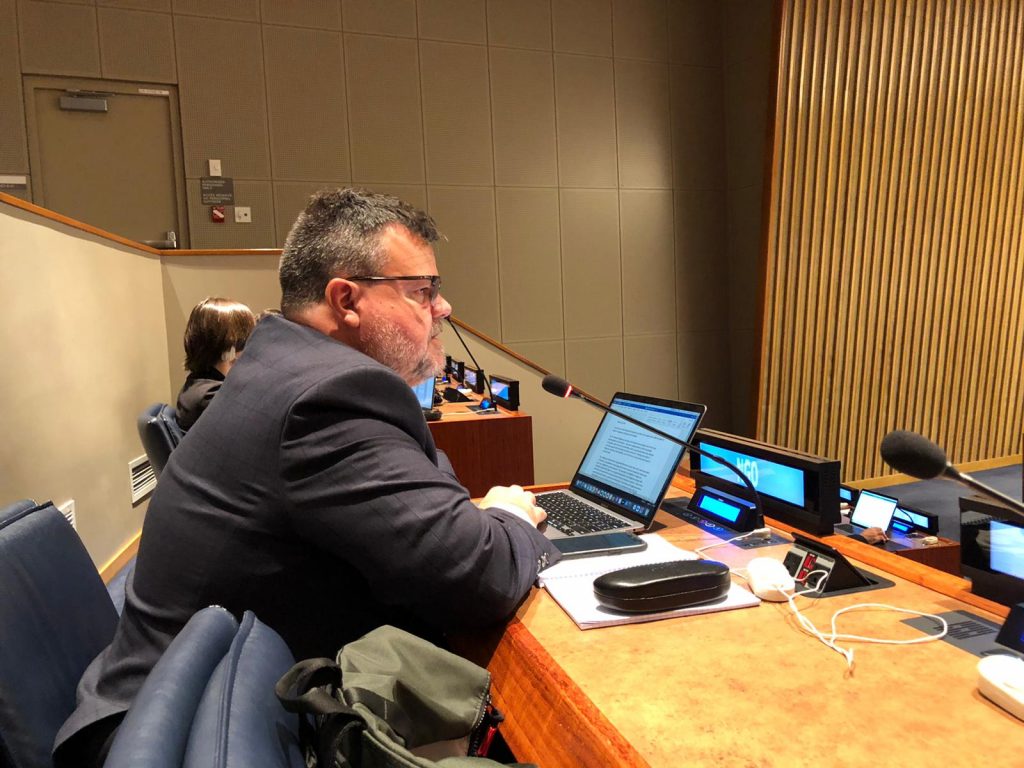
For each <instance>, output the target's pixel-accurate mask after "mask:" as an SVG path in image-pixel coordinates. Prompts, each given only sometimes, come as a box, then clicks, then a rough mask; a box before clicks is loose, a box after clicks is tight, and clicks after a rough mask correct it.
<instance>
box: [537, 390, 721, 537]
mask: <svg viewBox="0 0 1024 768" xmlns="http://www.w3.org/2000/svg"><path fill="white" fill-rule="evenodd" d="M610 407H611V409H612V410H613V411H619V412H621V413H624V414H626V415H627V416H632V417H633V418H634V419H637V420H638V421H641V422H643V423H644V424H649V425H650V426H652V427H654V428H655V429H659V430H661V431H662V432H665V433H667V434H669V435H674V436H676V437H678V438H679V439H681V440H687V441H689V440H690V438H691V436H692V435H693V433H694V432H695V431H696V429H697V427H698V426H699V425H700V422H701V419H703V418H704V413H705V411H706V410H707V408H706V407H705V406H703V405H697V404H695V403H681V402H678V401H676V400H665V399H662V398H658V397H648V396H646V395H630V394H627V393H624V392H617V393H616V394H615V396H614V397H613V398H612V401H611V403H610ZM683 451H684V449H683V447H682V446H679V445H676V444H675V443H673V442H671V441H670V440H666V439H665V438H663V437H659V436H658V435H656V434H654V433H652V432H648V431H647V430H645V429H642V428H641V427H638V426H636V425H635V424H630V423H629V422H628V421H625V420H623V419H619V418H616V417H615V416H614V415H613V414H608V413H606V414H605V415H604V418H602V419H601V423H600V424H599V425H598V427H597V431H596V432H595V433H594V437H593V439H592V440H591V441H590V447H589V448H587V452H586V453H585V454H584V456H583V461H581V462H580V466H579V469H577V470H576V474H575V475H574V476H573V478H572V482H571V483H570V484H569V488H568V489H566V490H564V491H553V492H550V493H540V494H537V505H538V506H540V507H542V508H543V509H544V510H545V511H546V512H547V513H548V519H547V522H545V523H543V524H542V525H541V526H540V530H541V531H542V532H543V533H544V535H545V536H547V537H548V538H549V539H561V538H565V537H568V536H581V535H582V536H585V535H588V534H593V533H605V532H608V531H643V530H646V529H647V528H649V527H650V526H651V523H653V522H654V514H655V512H657V511H658V507H659V506H660V504H661V501H662V499H664V498H665V491H667V490H668V486H669V483H670V482H671V480H672V476H673V475H674V474H675V471H676V468H677V467H678V466H679V462H680V461H681V460H682V458H683Z"/></svg>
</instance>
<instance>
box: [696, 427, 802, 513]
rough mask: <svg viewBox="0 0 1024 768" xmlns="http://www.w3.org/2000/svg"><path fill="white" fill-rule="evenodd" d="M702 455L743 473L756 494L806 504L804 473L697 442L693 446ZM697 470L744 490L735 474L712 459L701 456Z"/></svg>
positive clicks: (799, 504)
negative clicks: (695, 445) (710, 456)
mask: <svg viewBox="0 0 1024 768" xmlns="http://www.w3.org/2000/svg"><path fill="white" fill-rule="evenodd" d="M697 447H698V448H700V449H701V450H703V451H704V452H705V453H710V454H712V455H713V456H718V457H719V458H720V459H724V460H725V461H728V462H729V463H730V464H732V465H733V466H735V467H736V468H737V469H739V470H740V472H742V473H743V474H745V475H746V476H747V478H748V479H749V480H750V482H751V483H752V484H753V486H754V488H756V489H757V491H758V493H763V494H766V495H768V496H772V497H774V498H776V499H779V500H781V501H785V502H787V503H789V504H793V505H795V506H798V507H803V506H804V503H805V502H806V498H805V492H804V471H803V470H802V469H795V468H794V467H787V466H786V465H785V464H779V463H777V462H774V461H768V460H767V459H759V458H757V457H756V456H748V455H747V454H745V453H740V452H739V451H733V450H730V449H728V448H722V447H721V446H718V445H711V444H709V443H706V442H703V441H701V443H700V444H699V445H698V446H697ZM700 471H701V472H704V473H705V474H708V475H711V476H712V477H717V478H718V479H719V480H725V481H726V482H728V483H732V484H734V485H738V486H739V487H740V488H745V487H746V486H744V485H743V481H742V480H740V479H739V478H738V477H736V474H735V473H734V472H733V471H732V470H731V469H729V468H728V467H723V466H722V465H721V464H718V463H717V462H715V461H714V460H712V459H707V458H704V457H702V458H701V460H700Z"/></svg>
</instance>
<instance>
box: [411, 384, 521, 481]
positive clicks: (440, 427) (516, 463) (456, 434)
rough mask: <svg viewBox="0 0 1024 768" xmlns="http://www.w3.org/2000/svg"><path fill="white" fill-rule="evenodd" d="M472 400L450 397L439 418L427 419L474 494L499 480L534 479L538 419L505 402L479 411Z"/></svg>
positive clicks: (435, 438) (431, 429) (435, 439)
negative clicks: (495, 409) (535, 423)
mask: <svg viewBox="0 0 1024 768" xmlns="http://www.w3.org/2000/svg"><path fill="white" fill-rule="evenodd" d="M476 402H477V401H476V400H474V401H473V402H472V403H444V404H443V405H441V406H439V407H438V410H439V411H441V419H440V420H439V421H430V422H427V423H428V425H429V426H430V433H431V434H432V435H433V437H434V443H435V444H436V445H437V447H438V448H440V449H441V450H443V451H444V452H445V454H446V455H447V456H448V459H449V460H450V461H451V463H452V467H454V468H455V474H456V475H458V477H459V481H460V482H461V483H462V484H463V485H464V486H466V488H468V489H469V493H470V495H471V496H483V495H484V494H485V493H487V491H488V490H490V489H491V487H492V486H495V485H531V484H532V483H533V477H534V476H533V419H532V418H530V416H529V415H528V414H525V413H523V412H522V411H507V410H505V409H504V408H499V409H498V412H497V413H491V414H476V413H474V412H473V411H470V410H469V406H470V405H474V404H475V403H476Z"/></svg>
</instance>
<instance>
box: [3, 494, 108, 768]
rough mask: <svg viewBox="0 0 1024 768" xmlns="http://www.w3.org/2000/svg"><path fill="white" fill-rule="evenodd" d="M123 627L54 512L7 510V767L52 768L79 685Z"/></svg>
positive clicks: (21, 505)
mask: <svg viewBox="0 0 1024 768" xmlns="http://www.w3.org/2000/svg"><path fill="white" fill-rule="evenodd" d="M116 625H117V612H116V611H115V610H114V605H113V603H112V602H111V601H110V596H109V595H108V594H107V590H106V588H105V587H104V586H103V581H102V580H101V579H100V576H99V573H97V571H96V567H95V566H94V565H93V563H92V560H91V559H90V558H89V555H88V553H87V552H86V551H85V547H84V546H83V545H82V542H81V540H80V539H79V538H78V535H77V534H76V533H75V531H74V529H73V528H72V527H71V526H70V525H69V524H68V521H67V520H65V519H64V516H63V515H62V514H61V513H60V512H59V511H57V509H56V508H55V507H54V506H53V505H52V504H44V505H42V506H39V507H37V506H36V505H35V504H34V503H33V502H31V501H21V502H18V503H16V504H12V505H10V506H8V507H5V508H3V509H2V510H0V638H2V640H0V766H13V767H14V768H43V767H44V766H45V768H50V766H52V761H51V759H50V750H51V748H52V747H53V739H54V736H55V735H56V734H57V730H58V729H59V728H60V726H61V725H62V724H63V722H64V720H65V719H67V717H68V715H70V714H71V711H72V710H73V709H74V708H75V688H76V686H77V685H78V680H79V678H80V677H81V676H82V673H83V672H84V671H85V668H86V667H87V666H88V665H89V662H90V661H92V659H93V657H95V656H96V655H97V654H98V653H99V652H100V651H101V650H103V648H105V647H106V646H107V644H108V643H109V642H110V640H111V638H112V637H113V636H114V628H115V627H116Z"/></svg>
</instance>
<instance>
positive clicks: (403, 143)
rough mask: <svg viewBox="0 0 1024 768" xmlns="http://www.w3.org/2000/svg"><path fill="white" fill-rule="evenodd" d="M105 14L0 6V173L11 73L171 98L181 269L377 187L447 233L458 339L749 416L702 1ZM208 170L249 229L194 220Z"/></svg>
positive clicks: (9, 161) (315, 5)
mask: <svg viewBox="0 0 1024 768" xmlns="http://www.w3.org/2000/svg"><path fill="white" fill-rule="evenodd" d="M770 1H771V0H751V2H747V3H742V2H738V0H733V1H732V2H731V3H730V4H729V6H728V8H729V13H730V14H731V16H734V17H737V18H739V19H740V20H741V21H742V20H743V19H746V18H747V15H748V12H749V11H750V10H751V9H750V8H749V7H747V6H750V5H751V4H752V3H753V4H755V5H756V4H760V5H763V6H769V5H770ZM124 5H125V4H124V3H119V2H114V0H96V2H95V3H94V2H86V3H84V4H83V3H64V2H38V1H37V0H0V19H6V20H7V21H10V22H12V23H10V24H5V25H0V28H2V29H3V30H4V32H0V34H6V35H7V40H8V42H9V43H11V46H8V47H6V48H5V47H4V46H0V121H3V120H7V121H8V122H10V128H11V130H10V131H9V132H7V131H0V137H3V138H0V173H27V172H28V160H27V157H26V152H25V149H24V144H25V139H24V129H23V124H24V120H23V114H22V113H23V105H22V95H21V80H20V78H21V75H22V74H28V73H34V74H57V75H68V76H77V77H90V78H117V79H125V80H137V81H143V82H157V83H160V82H165V83H175V84H177V86H178V90H179V94H180V102H181V104H180V106H181V120H182V133H183V148H184V156H185V157H184V162H185V176H186V186H187V188H188V189H187V195H188V200H189V226H190V231H191V235H192V242H191V245H192V246H193V247H266V246H273V245H280V244H281V243H282V241H283V239H284V236H285V234H286V233H287V230H288V227H289V226H290V224H291V222H292V221H293V220H294V217H295V215H296V213H297V212H298V210H299V209H300V208H301V207H302V205H303V201H304V199H305V198H306V196H308V194H309V193H310V192H312V191H314V190H315V189H317V188H319V187H321V186H324V185H348V184H359V185H365V186H369V187H372V188H376V189H386V190H389V191H393V192H395V193H397V194H399V195H401V196H403V197H405V198H407V199H409V200H411V201H412V202H414V203H417V204H419V205H422V206H424V207H426V208H427V209H428V210H430V211H431V212H432V213H433V214H434V215H435V216H436V217H437V219H438V221H439V223H440V226H441V228H442V230H443V231H444V232H445V233H446V234H447V236H448V241H447V242H446V243H445V244H443V245H442V246H441V247H440V248H439V259H440V262H441V267H442V271H443V273H444V276H445V290H446V294H447V295H448V296H449V297H450V299H451V301H452V302H453V304H454V305H455V307H456V312H457V314H458V315H459V316H460V317H461V318H463V319H464V320H466V321H467V322H469V323H471V324H472V325H474V326H476V327H478V328H480V329H482V330H483V331H485V332H486V333H488V334H490V335H491V336H493V337H495V338H497V339H500V340H502V341H503V342H505V343H507V344H508V345H510V346H511V347H512V348H514V349H516V350H517V351H519V352H521V353H522V354H524V355H526V356H528V357H531V358H535V359H537V360H538V361H539V362H541V364H543V365H545V366H547V367H549V368H551V369H552V370H556V371H558V372H559V373H562V374H565V375H567V376H568V377H570V378H571V379H573V380H574V381H576V382H577V383H579V384H580V385H581V386H583V387H584V388H586V389H588V390H590V391H592V392H594V393H595V394H597V395H599V396H602V397H608V396H610V395H611V394H612V393H613V392H614V391H615V390H617V389H620V388H623V387H625V388H627V389H631V390H640V391H645V392H649V393H652V394H658V395H666V396H676V395H679V396H681V397H683V398H686V399H692V400H700V401H703V402H707V403H708V405H709V407H710V410H709V414H708V423H709V424H710V425H712V426H718V427H722V428H729V427H730V426H731V425H732V422H733V414H734V413H742V412H745V411H747V410H749V400H744V402H742V403H739V404H737V403H734V402H733V400H732V394H731V393H732V387H731V380H732V378H733V376H734V375H735V372H736V371H737V370H739V371H740V372H741V373H740V376H741V377H742V376H748V375H749V374H748V373H747V372H748V371H749V369H750V368H751V364H750V357H749V354H750V353H751V352H752V348H753V344H752V343H751V338H750V336H751V334H752V331H751V328H752V324H751V323H750V322H748V321H747V315H746V314H743V313H742V312H741V314H740V315H739V317H740V318H741V319H740V320H739V321H738V325H737V321H736V320H735V318H731V317H730V316H729V315H728V314H727V312H725V311H724V308H726V307H728V305H729V301H730V299H731V298H733V297H732V296H731V295H730V294H732V293H736V291H731V290H730V289H729V288H728V281H729V280H730V269H729V268H728V261H729V259H730V258H733V259H734V258H735V257H734V252H735V251H736V250H737V249H736V248H732V247H731V246H730V244H729V239H728V232H727V227H728V225H729V224H730V223H731V222H732V221H733V217H732V215H731V214H730V216H729V217H727V216H726V208H727V205H728V206H730V210H736V209H737V208H738V205H737V204H736V201H735V200H733V199H732V197H735V195H733V196H732V197H730V195H731V194H732V192H733V191H735V189H738V188H735V189H734V186H735V185H733V186H730V182H729V180H728V178H727V175H726V171H727V162H726V160H727V157H726V150H727V142H726V139H725V136H726V133H727V132H726V130H725V127H726V118H727V117H728V116H729V113H728V111H727V110H726V109H725V102H724V98H725V97H724V94H725V92H726V89H727V86H728V85H729V84H730V82H731V81H730V80H729V79H728V77H727V76H726V75H727V74H728V73H729V72H730V70H729V68H728V66H727V62H728V58H727V56H726V51H727V50H728V46H726V48H725V49H723V39H725V38H724V37H723V19H724V13H725V11H724V10H723V6H722V5H721V4H720V3H719V2H718V0H529V1H528V2H526V1H523V0H504V1H498V0H490V1H489V2H485V0H418V1H417V0H390V1H389V2H382V1H380V0H340V1H339V0H305V1H304V2H289V3H281V2H271V0H263V2H258V1H257V0H248V2H235V3H197V2H186V0H155V1H150V2H146V3H142V4H132V5H135V6H136V7H137V8H138V10H137V9H134V8H133V9H128V8H125V7H124ZM762 15H763V14H762ZM15 21H16V24H15V23H13V22H15ZM14 30H16V32H15V31H14ZM747 30H748V33H749V34H748V37H749V36H750V35H751V34H752V35H753V36H757V35H758V34H760V35H761V36H762V37H764V38H765V39H767V37H768V35H769V33H770V29H769V28H768V27H764V28H760V27H758V26H757V25H756V24H751V23H749V22H747ZM15 35H16V37H15ZM15 42H17V43H18V44H19V46H20V56H15V55H11V53H10V51H11V49H12V48H13V44H14V43H15ZM765 71H767V69H766V70H765ZM723 73H725V74H723ZM747 112H748V113H749V110H747ZM4 115H6V117H4ZM746 116H748V114H747V113H745V114H744V116H743V117H744V118H745V117H746ZM734 122H735V121H734ZM3 127H4V123H3V122H0V128H3ZM209 158H217V159H220V160H221V161H222V164H223V172H224V174H225V175H226V176H230V177H233V178H234V179H235V195H236V200H237V202H238V203H239V204H244V205H249V206H251V207H252V210H253V223H252V224H251V225H236V224H234V223H233V220H232V216H231V213H230V211H229V215H228V222H229V223H227V224H222V225H215V224H212V223H211V222H210V221H209V212H208V209H207V208H206V207H205V206H201V205H200V204H199V177H200V176H202V175H203V174H204V173H205V162H206V160H207V159H209ZM729 167H730V168H731V160H730V164H729ZM743 190H744V191H747V192H749V186H747V187H743ZM735 222H736V225H737V226H738V227H740V228H741V229H744V230H745V228H746V227H747V226H748V225H749V224H750V217H749V216H745V215H744V216H739V217H738V218H736V219H735ZM736 271H737V272H738V273H739V274H746V273H745V272H743V271H742V270H736ZM719 281H721V282H719ZM743 285H744V286H745V285H746V284H745V283H744V284H743ZM738 290H739V293H740V306H742V300H743V298H744V297H745V296H747V295H749V293H751V292H750V291H749V290H747V289H746V288H745V287H743V288H740V289H738ZM197 293H203V291H202V290H198V291H197ZM734 345H736V349H740V350H742V353H741V354H739V355H737V353H736V352H735V351H734V352H732V353H731V352H730V348H731V347H733V346H734ZM734 358H738V359H734ZM172 367H173V361H172ZM748 389H749V388H745V387H744V386H742V385H741V386H739V387H738V388H737V389H736V392H737V393H738V396H739V397H743V398H747V397H748V396H749V392H748ZM741 426H742V425H741Z"/></svg>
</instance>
